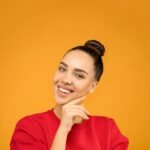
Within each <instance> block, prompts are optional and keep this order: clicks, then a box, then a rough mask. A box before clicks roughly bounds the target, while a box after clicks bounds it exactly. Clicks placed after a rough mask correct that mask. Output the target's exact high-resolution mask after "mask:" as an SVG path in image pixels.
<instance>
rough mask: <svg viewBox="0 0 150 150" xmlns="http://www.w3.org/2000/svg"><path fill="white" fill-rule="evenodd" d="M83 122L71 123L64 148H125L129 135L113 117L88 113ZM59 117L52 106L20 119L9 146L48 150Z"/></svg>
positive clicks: (92, 149) (107, 149)
mask: <svg viewBox="0 0 150 150" xmlns="http://www.w3.org/2000/svg"><path fill="white" fill-rule="evenodd" d="M89 118H90V119H89V120H84V121H83V123H82V124H75V125H73V127H72V129H71V131H70V132H69V134H68V137H67V142H66V150H127V147H128V139H127V138H126V137H125V136H123V135H122V134H121V132H120V130H119V129H118V127H117V125H116V123H115V122H114V120H113V119H111V118H108V117H103V116H91V115H89ZM59 124H60V119H59V118H58V117H57V116H56V115H55V113H54V111H53V108H52V109H51V110H48V111H46V112H42V113H38V114H33V115H30V116H26V117H24V118H22V119H21V120H19V122H18V123H17V125H16V128H15V131H14V133H13V135H12V139H11V142H10V149H11V150H50V148H51V145H52V142H53V138H54V136H55V133H56V131H57V129H58V127H59Z"/></svg>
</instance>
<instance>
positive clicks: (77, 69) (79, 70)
mask: <svg viewBox="0 0 150 150" xmlns="http://www.w3.org/2000/svg"><path fill="white" fill-rule="evenodd" d="M60 64H62V65H64V66H66V67H68V65H67V64H66V63H64V62H62V61H61V62H60ZM74 70H75V71H77V72H83V73H85V74H88V73H87V72H86V71H85V70H83V69H79V68H75V69H74Z"/></svg>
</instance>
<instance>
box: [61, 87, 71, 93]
mask: <svg viewBox="0 0 150 150" xmlns="http://www.w3.org/2000/svg"><path fill="white" fill-rule="evenodd" d="M59 90H60V91H61V92H63V93H67V94H69V93H71V91H69V90H66V89H63V88H59Z"/></svg>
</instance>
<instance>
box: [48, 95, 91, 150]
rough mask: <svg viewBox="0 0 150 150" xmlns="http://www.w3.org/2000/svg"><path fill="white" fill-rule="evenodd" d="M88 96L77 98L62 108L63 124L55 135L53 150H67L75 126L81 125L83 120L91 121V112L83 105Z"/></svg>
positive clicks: (61, 123)
mask: <svg viewBox="0 0 150 150" xmlns="http://www.w3.org/2000/svg"><path fill="white" fill-rule="evenodd" d="M85 97H86V96H83V97H80V98H77V99H75V100H73V101H70V102H68V103H67V104H64V105H62V106H61V118H60V119H61V122H60V126H59V128H58V130H57V132H56V134H55V137H54V140H53V143H52V147H51V150H65V149H66V140H67V136H68V133H69V132H70V130H71V128H72V126H73V125H74V124H79V123H81V122H82V121H83V119H89V117H88V114H89V112H88V111H87V110H86V109H85V108H84V106H83V105H81V103H82V101H83V99H85Z"/></svg>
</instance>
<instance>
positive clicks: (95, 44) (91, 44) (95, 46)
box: [84, 40, 105, 56]
mask: <svg viewBox="0 0 150 150" xmlns="http://www.w3.org/2000/svg"><path fill="white" fill-rule="evenodd" d="M84 46H86V47H88V48H90V49H92V50H94V51H96V52H97V53H98V54H99V55H100V56H103V55H104V52H105V47H104V46H103V44H101V43H100V42H99V41H96V40H89V41H87V42H86V43H85V44H84Z"/></svg>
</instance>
